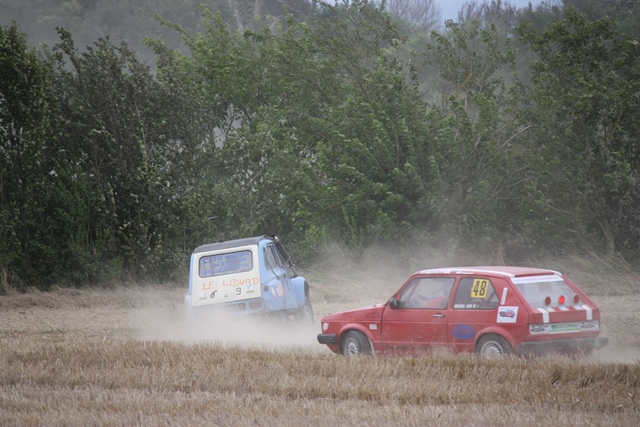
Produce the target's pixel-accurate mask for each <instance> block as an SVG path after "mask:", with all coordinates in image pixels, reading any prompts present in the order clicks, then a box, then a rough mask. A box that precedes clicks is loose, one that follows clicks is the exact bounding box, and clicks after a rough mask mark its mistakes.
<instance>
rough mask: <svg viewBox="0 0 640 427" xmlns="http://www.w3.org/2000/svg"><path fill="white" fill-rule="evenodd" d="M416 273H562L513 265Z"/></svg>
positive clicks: (516, 275)
mask: <svg viewBox="0 0 640 427" xmlns="http://www.w3.org/2000/svg"><path fill="white" fill-rule="evenodd" d="M416 274H485V275H492V276H509V277H523V276H542V275H547V274H556V275H561V274H560V273H559V272H557V271H554V270H547V269H544V268H533V267H511V266H497V265H496V266H476V267H445V268H432V269H428V270H422V271H418V272H417V273H416Z"/></svg>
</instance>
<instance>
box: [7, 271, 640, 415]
mask: <svg viewBox="0 0 640 427" xmlns="http://www.w3.org/2000/svg"><path fill="white" fill-rule="evenodd" d="M351 267H353V266H351ZM345 268H346V267H344V265H343V266H342V267H340V268H337V267H335V266H331V265H323V266H322V268H320V267H318V269H316V270H314V271H309V272H304V273H306V274H305V275H306V276H307V277H308V278H309V280H310V284H311V296H312V300H313V304H314V309H315V312H316V316H317V322H316V323H317V324H318V326H317V328H313V329H304V328H295V327H281V326H276V325H270V324H264V322H254V321H246V322H240V321H237V320H234V319H224V318H222V319H221V318H201V319H198V320H196V322H199V323H194V321H192V320H188V319H186V318H185V317H184V316H183V312H182V299H183V296H184V292H185V289H184V288H183V287H172V286H142V287H139V288H134V287H120V288H115V289H109V290H98V289H56V290H54V291H53V292H50V293H42V292H38V291H32V292H29V293H27V294H15V293H12V294H9V295H7V296H2V297H0V425H9V426H16V425H17V426H21V425H38V426H40V425H51V426H57V425H78V426H80V425H82V426H84V425H148V426H157V425H184V426H189V425H198V426H200V425H229V426H231V425H233V426H300V425H313V426H329V425H331V426H334V425H370V426H382V425H384V426H387V425H389V426H423V425H434V424H437V425H442V426H468V425H475V426H486V425H492V426H512V425H514V424H518V425H522V426H534V425H535V426H538V425H540V424H548V425H568V426H583V425H596V426H610V425H620V426H636V425H640V399H638V395H639V393H640V380H639V378H640V338H638V334H636V333H635V332H634V331H637V330H639V329H640V318H639V316H637V315H636V314H635V313H639V312H640V296H639V295H638V294H637V293H635V292H631V291H629V290H628V292H627V293H626V294H625V295H623V296H619V295H616V294H615V293H613V294H607V293H602V294H601V293H597V292H596V294H595V295H594V299H595V300H596V302H597V303H598V304H599V305H600V307H601V309H602V315H603V328H604V329H605V333H606V335H608V336H609V337H610V339H611V344H610V346H609V347H608V348H606V349H604V350H602V351H600V352H597V353H596V355H595V356H594V357H592V358H587V359H583V360H579V361H576V360H570V359H567V358H546V359H540V360H521V359H511V358H505V359H497V360H489V361H480V360H477V359H476V358H474V357H472V356H470V355H461V356H450V355H446V354H437V353H436V354H433V355H430V356H425V357H420V358H410V357H368V358H353V359H349V358H345V357H341V356H337V355H334V354H332V353H330V352H329V351H328V350H327V349H326V347H325V346H321V345H320V344H317V342H316V341H315V335H316V334H317V333H318V332H319V329H320V327H319V318H320V316H321V315H323V314H327V313H329V312H335V311H341V310H345V309H350V308H356V307H359V306H361V305H366V304H372V303H376V302H384V301H386V300H387V299H388V298H389V296H390V295H391V294H392V293H393V292H394V291H395V290H396V289H397V288H398V287H399V286H400V284H401V283H402V282H403V281H404V280H406V278H407V277H408V274H410V273H411V271H408V272H407V271H400V270H401V269H394V268H386V269H385V268H383V266H378V268H376V269H374V268H364V269H361V270H358V268H351V269H345ZM552 268H553V267H552ZM593 268H595V267H593ZM560 270H561V271H563V272H567V271H566V269H562V268H560ZM567 274H568V275H569V276H570V277H573V274H570V273H569V272H567ZM583 274H584V278H586V279H588V280H593V282H591V283H594V284H596V283H599V282H598V281H602V280H607V281H609V283H610V284H611V285H610V286H609V287H603V288H597V287H594V289H601V290H603V291H604V290H606V289H609V288H611V287H612V286H613V287H614V288H615V287H616V286H617V285H619V286H618V287H617V288H619V289H627V288H624V286H628V285H626V284H623V283H622V282H620V283H618V282H616V281H617V280H621V281H624V283H627V282H628V281H637V277H636V276H633V275H632V274H631V273H625V275H627V274H628V276H625V275H620V276H614V275H607V276H602V277H606V279H602V278H601V279H598V278H597V273H589V272H584V273H583Z"/></svg>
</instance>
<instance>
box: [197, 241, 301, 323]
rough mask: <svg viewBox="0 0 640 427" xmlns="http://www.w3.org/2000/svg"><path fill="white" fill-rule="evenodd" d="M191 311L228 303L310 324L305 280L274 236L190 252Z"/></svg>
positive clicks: (228, 306)
mask: <svg viewBox="0 0 640 427" xmlns="http://www.w3.org/2000/svg"><path fill="white" fill-rule="evenodd" d="M185 306H186V308H187V309H189V310H194V311H196V310H204V309H214V308H226V309H230V310H235V311H238V312H241V313H246V314H265V315H267V316H268V317H274V318H276V317H277V318H284V319H287V318H289V317H291V316H293V317H294V319H295V320H298V321H300V322H302V323H304V324H308V325H311V324H313V308H312V306H311V300H310V298H309V284H308V283H307V280H306V279H305V278H304V277H302V276H298V275H297V273H296V270H295V266H294V264H293V263H292V262H291V258H290V257H289V254H288V253H287V251H286V250H285V248H284V246H283V245H282V242H280V240H279V239H278V237H277V236H271V237H269V236H257V237H248V238H245V239H237V240H229V241H225V242H218V243H211V244H207V245H203V246H200V247H198V248H196V249H195V250H194V251H193V254H192V255H191V265H190V267H189V290H188V293H187V295H186V296H185Z"/></svg>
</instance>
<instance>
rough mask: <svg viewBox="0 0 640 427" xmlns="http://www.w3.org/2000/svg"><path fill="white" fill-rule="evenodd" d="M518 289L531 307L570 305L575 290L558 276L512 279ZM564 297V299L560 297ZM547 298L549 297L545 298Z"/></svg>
mask: <svg viewBox="0 0 640 427" xmlns="http://www.w3.org/2000/svg"><path fill="white" fill-rule="evenodd" d="M513 282H514V283H515V285H516V287H517V288H518V291H520V293H521V294H522V296H523V297H524V299H525V300H526V301H527V303H529V305H530V306H531V307H533V308H546V307H549V306H550V305H551V306H558V305H571V304H572V303H573V296H574V295H575V292H574V291H573V289H571V287H570V286H569V285H568V284H567V283H566V282H565V281H564V280H563V279H562V277H559V276H543V277H527V278H521V279H514V280H513ZM561 297H564V300H563V299H562V298H561ZM547 298H549V299H548V300H547Z"/></svg>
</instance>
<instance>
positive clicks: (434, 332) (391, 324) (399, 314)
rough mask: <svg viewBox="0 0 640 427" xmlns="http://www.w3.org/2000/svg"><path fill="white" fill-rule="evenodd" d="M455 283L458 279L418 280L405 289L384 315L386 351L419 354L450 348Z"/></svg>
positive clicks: (393, 299) (387, 307)
mask: <svg viewBox="0 0 640 427" xmlns="http://www.w3.org/2000/svg"><path fill="white" fill-rule="evenodd" d="M454 283H455V277H416V278H413V279H412V280H411V281H409V282H408V283H407V284H406V285H405V286H403V287H402V288H401V289H400V291H399V292H398V293H397V294H396V296H395V297H394V298H392V299H391V301H389V304H387V306H386V307H385V310H384V313H383V315H382V327H381V342H382V348H383V350H384V351H386V352H403V353H404V352H409V353H415V352H420V351H424V350H426V349H428V348H430V347H433V346H446V345H447V344H448V342H447V341H448V337H447V335H448V334H447V320H448V319H447V314H448V309H449V307H450V303H449V300H450V294H451V289H452V288H453V285H454Z"/></svg>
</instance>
